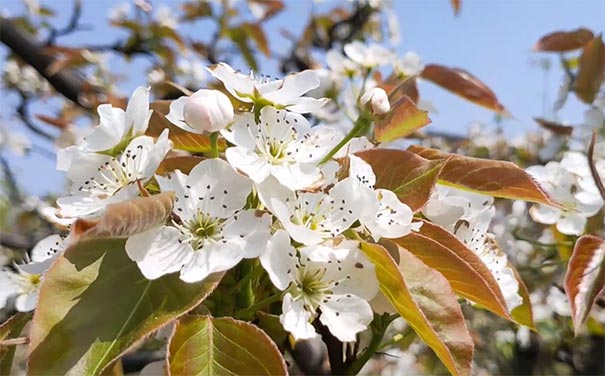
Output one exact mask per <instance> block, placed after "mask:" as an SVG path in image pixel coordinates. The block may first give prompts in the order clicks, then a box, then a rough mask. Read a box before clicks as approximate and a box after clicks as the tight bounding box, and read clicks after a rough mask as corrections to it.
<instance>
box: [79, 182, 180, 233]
mask: <svg viewBox="0 0 605 376" xmlns="http://www.w3.org/2000/svg"><path fill="white" fill-rule="evenodd" d="M173 204H174V192H162V193H160V194H157V195H153V196H150V197H137V198H135V199H133V200H130V201H126V202H120V203H117V204H112V205H109V206H108V207H107V209H106V210H105V213H104V214H103V216H102V217H101V218H98V219H82V218H79V219H78V220H76V222H75V223H74V224H73V226H72V229H71V236H72V239H73V240H76V239H89V238H99V237H108V238H125V237H128V236H130V235H133V234H136V233H139V232H143V231H146V230H149V229H150V228H153V227H155V226H157V225H159V224H161V223H163V222H164V221H165V220H166V219H167V218H168V216H169V215H170V213H171V212H172V206H173Z"/></svg>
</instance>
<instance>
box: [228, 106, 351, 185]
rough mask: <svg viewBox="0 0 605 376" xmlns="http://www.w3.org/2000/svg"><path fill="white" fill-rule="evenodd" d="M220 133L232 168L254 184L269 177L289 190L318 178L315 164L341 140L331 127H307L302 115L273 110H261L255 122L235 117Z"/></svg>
mask: <svg viewBox="0 0 605 376" xmlns="http://www.w3.org/2000/svg"><path fill="white" fill-rule="evenodd" d="M221 134H222V135H223V136H224V137H225V138H226V139H227V140H228V141H229V142H231V143H232V144H234V145H235V146H234V147H230V148H228V149H227V150H226V151H225V156H226V158H227V161H228V162H229V163H230V164H231V165H232V166H233V167H234V168H236V169H238V170H240V171H242V172H243V173H245V174H246V175H248V176H249V177H250V179H252V180H253V181H254V182H256V183H262V182H263V181H264V180H265V179H266V178H267V177H269V176H270V175H272V176H274V177H275V178H277V179H278V180H279V182H280V183H281V184H283V185H285V186H286V187H288V188H289V189H293V190H294V189H303V188H307V187H310V186H312V185H314V184H316V183H317V182H318V181H319V180H320V179H321V178H322V175H321V171H320V169H319V168H318V167H317V166H316V164H317V162H319V161H320V160H321V158H322V157H324V156H325V155H326V154H327V153H328V152H329V151H330V150H331V149H332V147H333V146H335V145H336V144H337V143H338V141H339V140H340V139H341V137H342V135H341V134H340V133H339V132H337V131H335V130H333V129H331V128H327V127H314V128H311V125H310V124H309V122H308V121H307V120H306V119H305V118H304V117H303V116H302V115H299V114H296V113H292V112H288V111H283V110H277V109H275V108H274V107H263V109H262V110H261V111H260V118H259V122H258V123H257V122H256V121H255V119H254V115H253V114H250V113H247V114H243V115H241V116H238V118H237V119H236V121H235V123H234V124H233V125H232V126H231V128H230V129H228V130H227V129H225V130H223V131H221Z"/></svg>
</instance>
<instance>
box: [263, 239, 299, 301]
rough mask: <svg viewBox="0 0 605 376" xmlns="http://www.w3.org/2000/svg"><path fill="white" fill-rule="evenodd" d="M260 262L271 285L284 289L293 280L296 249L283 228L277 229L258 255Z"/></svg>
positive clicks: (296, 260) (296, 262) (296, 261)
mask: <svg viewBox="0 0 605 376" xmlns="http://www.w3.org/2000/svg"><path fill="white" fill-rule="evenodd" d="M260 263H261V265H262V266H263V268H264V269H265V270H266V271H267V274H268V275H269V278H270V279H271V282H273V285H275V287H277V288H278V289H280V290H282V291H283V290H285V289H286V288H288V286H289V285H290V282H292V281H293V280H294V274H295V272H296V265H297V264H298V259H297V257H296V250H295V249H294V247H292V245H290V237H289V236H288V233H287V232H285V231H284V230H277V232H276V233H275V235H273V237H272V238H271V240H269V243H268V244H267V248H266V249H265V251H264V252H262V253H261V255H260Z"/></svg>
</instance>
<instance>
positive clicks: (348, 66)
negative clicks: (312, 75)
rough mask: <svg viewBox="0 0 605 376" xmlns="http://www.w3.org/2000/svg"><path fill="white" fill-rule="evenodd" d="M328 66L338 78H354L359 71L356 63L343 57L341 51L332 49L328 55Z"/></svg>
mask: <svg viewBox="0 0 605 376" xmlns="http://www.w3.org/2000/svg"><path fill="white" fill-rule="evenodd" d="M326 64H327V65H328V68H330V70H331V71H332V72H334V73H336V75H337V76H353V75H354V74H355V73H357V71H358V70H359V67H358V66H357V64H355V62H353V61H352V60H350V59H349V58H347V57H345V56H343V55H342V54H341V53H340V51H338V50H335V49H331V50H329V51H328V52H327V53H326Z"/></svg>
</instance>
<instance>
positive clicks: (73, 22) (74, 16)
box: [46, 0, 82, 46]
mask: <svg viewBox="0 0 605 376" xmlns="http://www.w3.org/2000/svg"><path fill="white" fill-rule="evenodd" d="M81 16H82V1H81V0H74V9H73V11H72V13H71V17H70V18H69V23H68V24H67V26H65V27H64V28H62V29H55V28H52V29H51V30H50V34H49V35H48V38H47V39H46V46H51V45H53V44H54V43H55V41H56V40H57V38H59V37H62V36H64V35H68V34H71V33H73V32H74V31H76V30H80V29H81V27H80V25H79V24H78V23H79V22H80V17H81Z"/></svg>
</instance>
